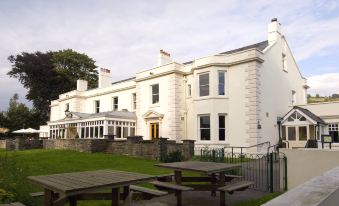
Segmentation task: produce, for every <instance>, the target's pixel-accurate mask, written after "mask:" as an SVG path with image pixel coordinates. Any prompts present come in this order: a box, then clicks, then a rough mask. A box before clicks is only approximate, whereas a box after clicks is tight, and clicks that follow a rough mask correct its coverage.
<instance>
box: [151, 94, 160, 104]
mask: <svg viewBox="0 0 339 206" xmlns="http://www.w3.org/2000/svg"><path fill="white" fill-rule="evenodd" d="M158 102H159V95H158V94H154V95H152V104H156V103H158Z"/></svg>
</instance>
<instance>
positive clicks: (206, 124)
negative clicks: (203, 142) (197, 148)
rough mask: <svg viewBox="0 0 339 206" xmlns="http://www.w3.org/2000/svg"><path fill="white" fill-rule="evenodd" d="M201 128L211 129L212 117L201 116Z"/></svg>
mask: <svg viewBox="0 0 339 206" xmlns="http://www.w3.org/2000/svg"><path fill="white" fill-rule="evenodd" d="M200 128H210V116H200Z"/></svg>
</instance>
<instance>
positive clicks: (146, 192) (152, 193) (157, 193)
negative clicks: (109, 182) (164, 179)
mask: <svg viewBox="0 0 339 206" xmlns="http://www.w3.org/2000/svg"><path fill="white" fill-rule="evenodd" d="M129 189H130V190H131V191H135V192H139V193H141V194H142V197H143V199H152V198H153V197H161V196H164V195H167V194H168V192H165V191H161V190H154V189H150V188H146V187H140V186H137V185H131V186H130V187H129Z"/></svg>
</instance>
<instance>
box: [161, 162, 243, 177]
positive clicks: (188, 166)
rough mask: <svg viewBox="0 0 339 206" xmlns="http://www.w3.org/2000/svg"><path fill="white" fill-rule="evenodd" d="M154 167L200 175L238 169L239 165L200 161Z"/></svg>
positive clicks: (162, 164) (163, 164)
mask: <svg viewBox="0 0 339 206" xmlns="http://www.w3.org/2000/svg"><path fill="white" fill-rule="evenodd" d="M155 166H158V167H163V168H169V169H174V170H188V171H195V172H202V173H208V174H210V173H216V172H223V171H227V170H231V169H237V168H240V167H241V165H240V164H231V163H217V162H200V161H186V162H172V163H161V164H155Z"/></svg>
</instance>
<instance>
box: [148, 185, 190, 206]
mask: <svg viewBox="0 0 339 206" xmlns="http://www.w3.org/2000/svg"><path fill="white" fill-rule="evenodd" d="M150 183H151V184H153V185H154V186H156V187H158V188H159V189H165V190H173V191H175V195H176V197H177V206H181V205H182V192H183V191H190V190H193V188H192V187H187V186H183V185H176V184H171V183H167V182H160V181H152V182H150Z"/></svg>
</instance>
